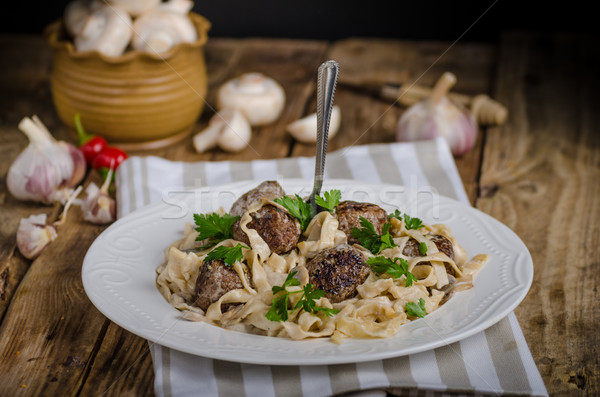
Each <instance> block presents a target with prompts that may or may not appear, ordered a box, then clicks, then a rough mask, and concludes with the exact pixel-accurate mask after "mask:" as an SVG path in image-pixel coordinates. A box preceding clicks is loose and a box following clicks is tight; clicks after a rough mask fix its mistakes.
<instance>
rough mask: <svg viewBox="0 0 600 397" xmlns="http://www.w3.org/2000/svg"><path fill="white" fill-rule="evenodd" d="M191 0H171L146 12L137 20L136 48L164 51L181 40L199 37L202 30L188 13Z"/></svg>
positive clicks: (186, 41) (192, 39) (134, 24)
mask: <svg viewBox="0 0 600 397" xmlns="http://www.w3.org/2000/svg"><path fill="white" fill-rule="evenodd" d="M192 6H193V3H192V2H191V1H187V0H171V1H170V2H168V3H164V4H161V5H160V6H158V7H155V8H153V9H152V10H150V11H148V12H146V13H144V14H142V15H141V16H140V17H138V18H137V19H136V20H135V21H134V23H133V30H134V31H135V35H134V36H133V41H132V43H131V45H132V47H133V48H134V49H136V50H141V51H148V52H155V53H161V52H165V51H167V50H168V49H169V48H171V47H173V46H174V45H176V44H178V43H191V42H194V41H196V38H197V37H198V33H197V32H196V28H195V27H194V24H193V23H192V21H191V20H190V19H189V18H188V16H187V13H188V12H189V10H190V8H191V7H192Z"/></svg>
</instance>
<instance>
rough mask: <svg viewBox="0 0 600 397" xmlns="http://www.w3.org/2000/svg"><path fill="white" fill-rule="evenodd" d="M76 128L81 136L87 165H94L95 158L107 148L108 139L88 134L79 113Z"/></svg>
mask: <svg viewBox="0 0 600 397" xmlns="http://www.w3.org/2000/svg"><path fill="white" fill-rule="evenodd" d="M75 128H76V129H77V135H78V136H79V150H81V153H83V157H85V162H86V163H87V165H92V163H93V161H94V158H96V156H97V155H98V154H99V153H100V152H102V151H103V150H104V149H105V148H106V146H107V144H106V140H105V139H104V138H102V137H100V136H97V135H89V134H87V133H86V132H85V130H84V129H83V125H82V124H81V118H80V116H79V113H77V114H75Z"/></svg>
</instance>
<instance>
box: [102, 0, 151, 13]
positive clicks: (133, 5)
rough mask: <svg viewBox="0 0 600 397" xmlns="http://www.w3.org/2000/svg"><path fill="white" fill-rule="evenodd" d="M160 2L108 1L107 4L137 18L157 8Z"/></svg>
mask: <svg viewBox="0 0 600 397" xmlns="http://www.w3.org/2000/svg"><path fill="white" fill-rule="evenodd" d="M160 2H161V0H108V3H109V4H112V5H115V6H119V7H121V8H122V9H123V10H125V11H127V12H128V13H129V15H131V16H132V17H137V16H139V15H141V14H143V13H145V12H148V11H150V10H151V9H153V8H155V7H157V6H158V5H159V4H160Z"/></svg>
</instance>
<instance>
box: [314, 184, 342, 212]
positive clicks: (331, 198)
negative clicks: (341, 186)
mask: <svg viewBox="0 0 600 397" xmlns="http://www.w3.org/2000/svg"><path fill="white" fill-rule="evenodd" d="M341 198H342V192H341V191H339V190H338V189H332V190H330V191H328V192H325V193H324V194H323V197H321V196H317V197H315V202H316V203H317V205H318V206H319V207H321V208H324V209H326V210H327V211H329V212H333V210H334V209H335V207H337V205H338V204H339V203H340V199H341Z"/></svg>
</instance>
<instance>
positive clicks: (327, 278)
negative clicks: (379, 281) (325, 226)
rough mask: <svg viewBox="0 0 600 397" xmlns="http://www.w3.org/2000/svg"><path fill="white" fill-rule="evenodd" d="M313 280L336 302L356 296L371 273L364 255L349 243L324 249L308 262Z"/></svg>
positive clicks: (310, 276)
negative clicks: (357, 290)
mask: <svg viewBox="0 0 600 397" xmlns="http://www.w3.org/2000/svg"><path fill="white" fill-rule="evenodd" d="M306 269H307V270H308V275H309V279H310V282H311V283H312V284H313V285H314V286H315V287H317V288H320V289H322V290H323V291H325V296H326V297H327V298H328V299H329V300H330V301H331V302H333V303H336V302H341V301H343V300H345V299H349V298H352V297H353V296H355V295H356V287H358V286H359V285H360V284H362V283H364V282H365V280H366V279H367V277H368V276H369V273H370V271H371V270H370V268H369V266H368V265H367V262H366V260H365V257H364V256H363V254H362V253H361V252H360V251H359V250H357V249H356V248H354V247H351V246H350V245H348V244H341V245H338V246H337V247H334V248H329V249H326V250H323V251H321V252H319V253H318V254H317V256H315V257H314V258H313V259H311V261H310V262H308V263H307V264H306Z"/></svg>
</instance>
